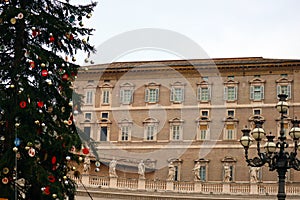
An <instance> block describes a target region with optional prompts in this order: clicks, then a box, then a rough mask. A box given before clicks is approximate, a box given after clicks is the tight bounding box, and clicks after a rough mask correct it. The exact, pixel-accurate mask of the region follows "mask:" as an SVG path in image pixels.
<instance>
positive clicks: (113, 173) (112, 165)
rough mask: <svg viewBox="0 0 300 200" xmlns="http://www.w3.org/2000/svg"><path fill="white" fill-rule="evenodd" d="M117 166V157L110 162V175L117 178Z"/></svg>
mask: <svg viewBox="0 0 300 200" xmlns="http://www.w3.org/2000/svg"><path fill="white" fill-rule="evenodd" d="M116 167H117V161H116V159H112V160H111V161H110V163H109V177H111V178H117V177H118V175H117V172H116Z"/></svg>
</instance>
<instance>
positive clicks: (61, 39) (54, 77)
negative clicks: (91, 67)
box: [0, 0, 96, 200]
mask: <svg viewBox="0 0 300 200" xmlns="http://www.w3.org/2000/svg"><path fill="white" fill-rule="evenodd" d="M95 6H96V3H94V2H90V3H89V4H87V5H73V4H71V3H70V1H69V0H0V33H1V34H0V198H7V199H10V200H11V199H26V200H29V199H30V200H39V199H51V200H53V199H66V198H67V197H69V198H70V199H71V198H72V197H73V196H74V193H75V191H76V185H75V183H74V181H72V180H71V179H70V178H69V177H68V175H69V173H70V172H72V170H73V171H74V170H76V169H74V167H72V162H75V161H78V162H79V161H80V158H81V159H82V157H80V156H78V155H80V153H82V148H83V147H82V143H81V140H80V137H79V135H78V133H77V131H76V127H75V125H74V123H73V115H72V93H73V90H72V81H74V79H75V78H76V74H77V70H78V67H79V66H78V65H76V64H75V63H74V61H75V56H76V53H77V51H80V50H81V51H84V52H86V53H87V55H89V53H91V52H94V47H93V46H92V45H90V44H89V36H90V35H91V34H92V31H93V29H91V28H86V27H84V24H83V20H85V19H86V18H90V17H91V13H92V11H93V9H94V7H95ZM80 150H81V152H79V151H80ZM84 150H85V151H84V152H85V153H86V151H87V149H84ZM76 151H77V152H76Z"/></svg>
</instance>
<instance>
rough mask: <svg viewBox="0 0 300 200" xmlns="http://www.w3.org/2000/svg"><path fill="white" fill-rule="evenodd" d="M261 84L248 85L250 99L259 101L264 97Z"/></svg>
mask: <svg viewBox="0 0 300 200" xmlns="http://www.w3.org/2000/svg"><path fill="white" fill-rule="evenodd" d="M264 93H265V92H264V86H263V85H251V86H250V99H251V100H253V101H261V100H263V99H264V98H265V95H264Z"/></svg>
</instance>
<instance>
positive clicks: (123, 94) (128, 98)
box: [120, 89, 133, 104]
mask: <svg viewBox="0 0 300 200" xmlns="http://www.w3.org/2000/svg"><path fill="white" fill-rule="evenodd" d="M132 94H133V92H132V90H127V89H126V90H121V91H120V101H121V103H122V104H130V103H132V99H133V95H132Z"/></svg>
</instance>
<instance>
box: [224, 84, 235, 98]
mask: <svg viewBox="0 0 300 200" xmlns="http://www.w3.org/2000/svg"><path fill="white" fill-rule="evenodd" d="M237 89H238V87H237V86H225V87H224V100H227V101H235V100H237V91H238V90H237Z"/></svg>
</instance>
